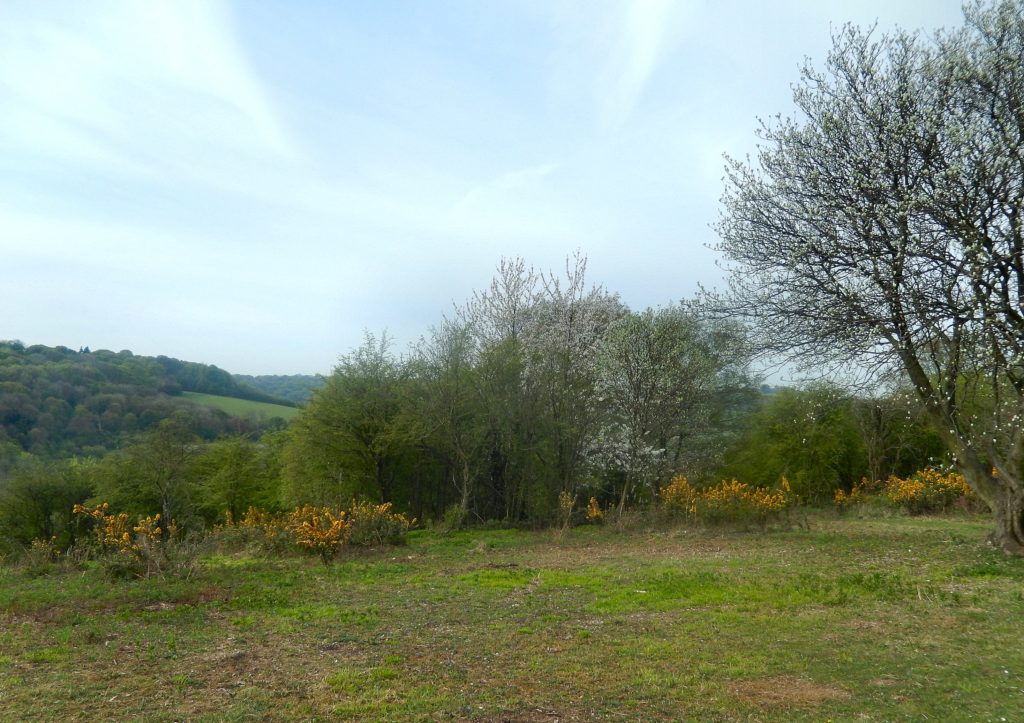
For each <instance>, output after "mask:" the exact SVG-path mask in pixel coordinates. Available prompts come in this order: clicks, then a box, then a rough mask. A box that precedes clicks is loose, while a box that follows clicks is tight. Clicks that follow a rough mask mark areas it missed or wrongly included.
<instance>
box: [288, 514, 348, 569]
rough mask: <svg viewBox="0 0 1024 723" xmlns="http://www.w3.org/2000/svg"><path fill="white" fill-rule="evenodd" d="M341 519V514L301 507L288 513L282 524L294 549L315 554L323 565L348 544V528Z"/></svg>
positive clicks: (345, 520)
mask: <svg viewBox="0 0 1024 723" xmlns="http://www.w3.org/2000/svg"><path fill="white" fill-rule="evenodd" d="M345 517H346V515H345V511H344V510H339V509H331V508H330V507H314V506H312V505H305V506H303V507H296V508H295V509H294V510H292V511H291V512H290V513H288V516H287V523H286V524H287V529H288V530H289V531H290V532H291V533H292V535H293V536H294V538H295V544H296V545H298V546H299V547H304V548H306V549H308V550H310V551H311V552H315V553H316V554H318V555H319V556H320V559H321V560H323V562H324V563H327V562H330V561H331V560H332V559H333V558H334V557H335V556H336V555H337V554H338V551H339V550H340V549H341V546H342V545H344V544H345V543H346V542H347V541H348V533H349V529H350V528H351V527H352V525H351V523H350V522H349V521H348V520H347V519H345Z"/></svg>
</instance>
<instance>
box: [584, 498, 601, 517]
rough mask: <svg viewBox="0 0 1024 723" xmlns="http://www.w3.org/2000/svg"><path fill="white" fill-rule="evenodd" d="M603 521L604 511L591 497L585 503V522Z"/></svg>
mask: <svg viewBox="0 0 1024 723" xmlns="http://www.w3.org/2000/svg"><path fill="white" fill-rule="evenodd" d="M603 519H604V510H602V509H601V505H600V503H598V501H597V498H596V497H591V498H590V501H589V502H588V503H587V522H595V523H596V522H601V521H602V520H603Z"/></svg>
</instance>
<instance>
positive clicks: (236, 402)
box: [181, 392, 299, 421]
mask: <svg viewBox="0 0 1024 723" xmlns="http://www.w3.org/2000/svg"><path fill="white" fill-rule="evenodd" d="M181 396H183V397H184V398H185V399H188V400H190V401H193V402H195V403H196V404H205V405H206V406H208V407H213V408H214V409H220V410H221V411H224V412H227V413H228V414H230V415H232V416H235V417H250V416H252V417H256V418H258V419H274V418H275V417H278V418H280V419H284V420H286V421H289V420H291V419H294V418H295V417H297V416H298V414H299V409H298V407H286V406H284V405H283V404H270V403H268V402H255V401H252V400H249V399H238V398H236V397H222V396H219V395H217V394H201V393H199V392H182V393H181Z"/></svg>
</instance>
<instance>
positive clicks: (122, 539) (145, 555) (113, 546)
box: [72, 502, 191, 577]
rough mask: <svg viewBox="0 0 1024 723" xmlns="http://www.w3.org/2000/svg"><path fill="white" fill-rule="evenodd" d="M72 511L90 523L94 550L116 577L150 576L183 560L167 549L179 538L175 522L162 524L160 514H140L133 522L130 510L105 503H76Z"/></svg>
mask: <svg viewBox="0 0 1024 723" xmlns="http://www.w3.org/2000/svg"><path fill="white" fill-rule="evenodd" d="M72 512H74V514H76V515H79V516H80V517H81V518H82V519H84V520H85V521H87V522H88V523H89V524H90V525H91V528H92V536H93V538H94V543H93V545H92V547H91V551H92V552H93V553H94V556H95V557H97V558H99V559H100V561H101V563H102V564H103V566H104V567H105V568H106V570H107V572H109V573H110V574H112V575H114V576H115V577H132V576H135V577H147V576H149V575H155V574H159V573H162V572H165V571H166V570H167V569H169V568H172V567H174V568H177V567H179V565H178V564H177V563H179V562H181V560H175V559H173V557H174V556H172V555H170V554H169V553H168V549H167V547H168V545H167V543H169V542H172V543H173V542H175V541H176V538H177V533H178V529H177V527H176V525H175V524H174V523H173V522H171V523H169V524H167V525H166V526H165V525H163V523H162V522H161V520H160V515H159V513H158V514H155V515H151V516H146V517H140V518H139V519H138V521H137V522H136V523H135V524H134V525H133V524H131V523H130V522H129V521H128V519H129V518H128V513H127V512H119V513H117V514H114V513H112V512H110V505H109V504H108V503H106V502H103V503H102V504H99V505H96V506H95V507H91V508H90V507H86V506H85V505H75V506H74V508H73V509H72ZM189 562H191V560H189Z"/></svg>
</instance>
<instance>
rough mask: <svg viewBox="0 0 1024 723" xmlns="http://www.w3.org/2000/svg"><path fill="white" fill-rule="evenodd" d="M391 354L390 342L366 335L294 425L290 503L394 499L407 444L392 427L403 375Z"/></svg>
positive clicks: (288, 454)
mask: <svg viewBox="0 0 1024 723" xmlns="http://www.w3.org/2000/svg"><path fill="white" fill-rule="evenodd" d="M389 347H390V341H389V339H388V338H387V336H386V335H383V336H381V338H380V339H377V338H376V337H374V336H373V335H372V334H369V333H367V334H366V338H365V340H364V341H363V344H362V346H360V347H359V348H357V349H356V350H355V351H353V352H352V353H351V354H347V355H344V356H342V357H341V359H340V360H339V363H338V365H337V366H336V367H335V368H334V372H333V373H332V374H331V376H330V377H328V379H327V381H326V383H325V384H324V386H322V387H321V388H320V389H318V390H316V391H315V392H314V393H313V396H312V398H311V399H310V401H309V403H308V404H307V405H306V407H305V408H304V409H303V410H302V413H301V414H300V415H299V416H298V417H297V418H296V419H295V421H294V422H293V424H292V427H291V440H290V442H289V444H288V445H287V447H286V449H285V451H284V454H285V477H286V484H287V488H288V491H287V493H286V496H287V497H289V501H290V502H295V503H307V502H312V503H316V504H344V503H347V502H348V501H350V500H351V499H353V498H354V497H369V498H371V499H375V500H380V501H390V500H392V499H393V496H392V492H393V490H392V487H393V485H394V484H395V482H396V473H397V467H398V464H399V458H400V456H401V453H402V443H403V440H401V439H400V438H399V435H396V433H395V422H396V419H397V416H398V413H399V408H400V407H399V405H400V399H401V394H400V388H401V385H402V384H403V381H404V375H405V370H404V367H403V365H402V364H401V363H399V362H398V361H397V360H395V359H394V358H393V357H392V356H391V353H390V351H389Z"/></svg>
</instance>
